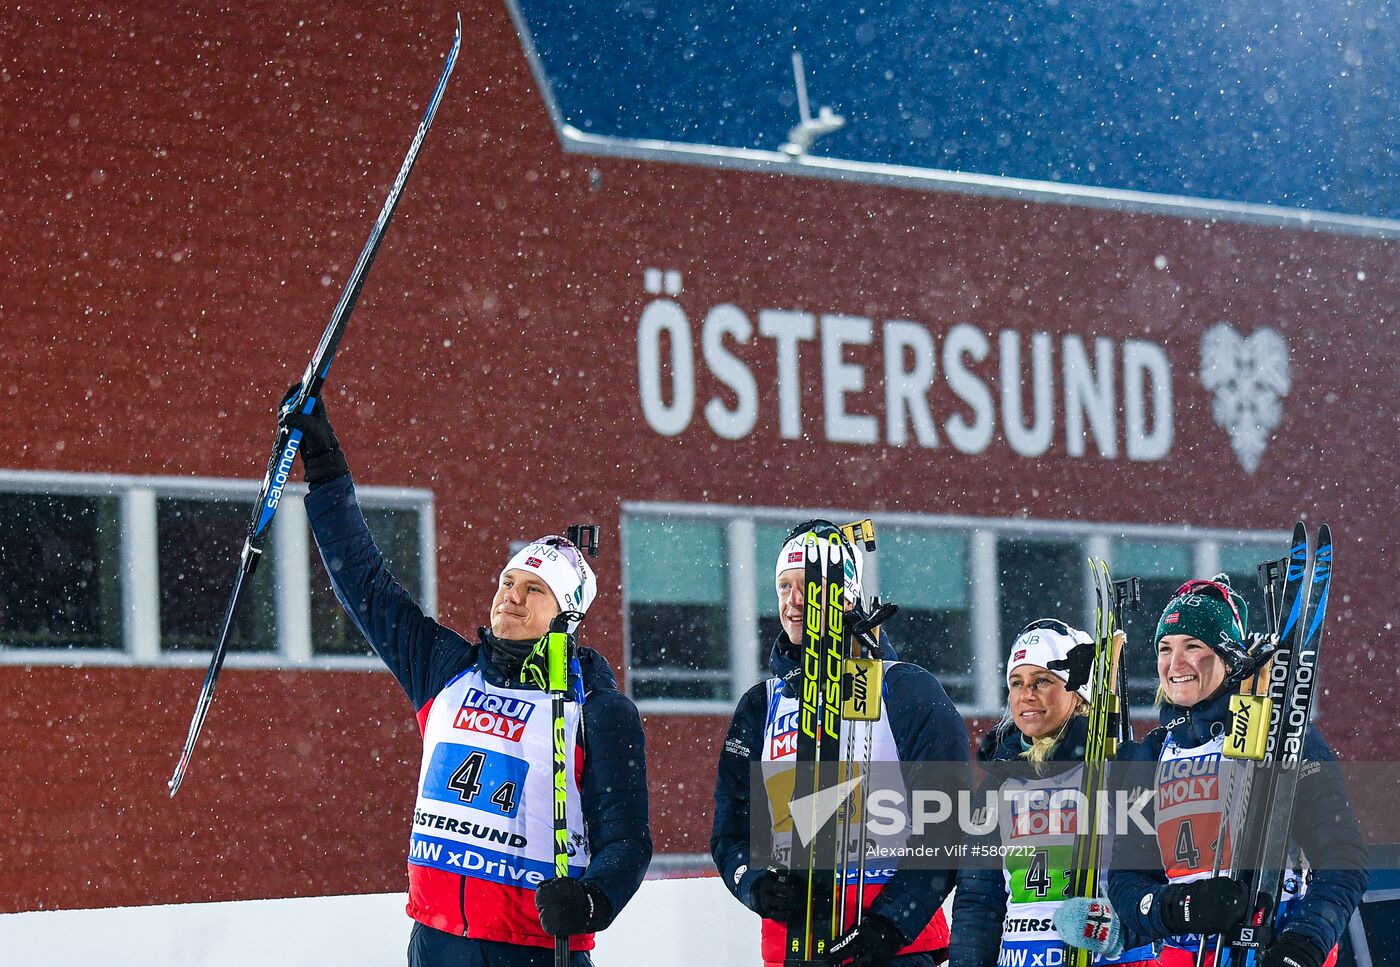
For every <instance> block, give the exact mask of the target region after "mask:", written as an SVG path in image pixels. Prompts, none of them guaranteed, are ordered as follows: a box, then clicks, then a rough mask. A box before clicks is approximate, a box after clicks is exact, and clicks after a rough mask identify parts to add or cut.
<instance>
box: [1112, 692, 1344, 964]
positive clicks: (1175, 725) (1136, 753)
mask: <svg viewBox="0 0 1400 967" xmlns="http://www.w3.org/2000/svg"><path fill="white" fill-rule="evenodd" d="M1229 705H1230V694H1229V692H1228V691H1227V692H1225V693H1222V694H1221V695H1219V696H1217V697H1216V698H1214V699H1211V700H1210V701H1207V702H1203V703H1201V704H1200V705H1197V706H1195V707H1193V708H1183V707H1181V706H1178V705H1171V704H1168V703H1164V704H1163V705H1162V710H1161V721H1162V726H1161V727H1159V728H1156V729H1153V730H1152V731H1151V732H1150V733H1148V735H1147V736H1146V738H1144V740H1143V741H1142V742H1141V743H1130V744H1127V745H1125V746H1124V747H1123V749H1121V750H1120V752H1119V756H1118V758H1119V759H1120V760H1124V761H1140V762H1149V763H1152V762H1156V761H1157V760H1158V759H1159V757H1160V756H1161V753H1162V747H1163V745H1164V744H1165V743H1166V740H1167V736H1168V734H1170V735H1171V736H1172V737H1173V738H1174V739H1175V740H1176V742H1177V744H1178V745H1181V746H1185V747H1194V746H1199V745H1204V744H1205V743H1206V742H1208V741H1209V740H1210V738H1211V736H1212V735H1213V734H1219V732H1220V730H1221V729H1223V728H1225V727H1226V726H1227V725H1228V723H1229V718H1230V708H1229ZM1303 762H1304V763H1305V765H1304V767H1303V768H1302V769H1301V771H1300V772H1299V780H1298V794H1297V799H1296V801H1295V805H1294V813H1293V836H1294V839H1295V840H1296V841H1297V843H1298V845H1300V846H1301V847H1302V848H1303V852H1304V853H1305V854H1306V855H1307V859H1308V863H1309V865H1310V866H1311V867H1312V871H1313V877H1312V880H1311V882H1310V883H1309V885H1308V892H1307V893H1306V894H1305V895H1304V896H1303V898H1302V899H1301V900H1299V901H1298V902H1297V903H1296V905H1294V906H1293V908H1292V909H1291V911H1290V912H1289V915H1288V919H1287V920H1286V921H1285V922H1284V924H1283V929H1285V930H1287V931H1290V932H1296V933H1298V934H1300V935H1302V936H1304V937H1306V938H1308V939H1309V940H1311V941H1312V942H1313V943H1314V944H1316V945H1317V948H1318V949H1319V950H1321V951H1323V952H1326V951H1329V950H1331V949H1332V947H1333V946H1334V945H1335V944H1336V943H1337V941H1338V939H1339V938H1340V937H1341V935H1342V932H1343V931H1344V930H1345V929H1346V927H1347V923H1348V921H1349V920H1350V919H1351V915H1352V912H1353V911H1354V910H1355V909H1356V906H1357V904H1358V903H1360V902H1361V895H1362V894H1363V893H1364V892H1365V890H1366V881H1367V875H1366V872H1365V870H1366V864H1367V851H1366V846H1365V843H1364V842H1363V840H1362V838H1361V833H1360V830H1358V829H1357V825H1356V817H1355V815H1353V813H1352V811H1351V803H1350V801H1349V800H1348V798H1347V792H1346V787H1345V785H1344V784H1343V782H1342V776H1341V772H1340V770H1339V769H1338V768H1337V757H1336V754H1335V753H1333V751H1332V749H1331V748H1330V747H1329V746H1328V745H1327V742H1326V741H1325V740H1324V739H1323V738H1322V733H1320V732H1318V731H1317V729H1316V728H1311V727H1310V728H1309V729H1308V732H1307V735H1306V736H1305V737H1304V740H1303ZM1308 763H1312V764H1314V766H1313V767H1311V768H1310V767H1309V766H1308V765H1307V764H1308ZM1144 815H1145V816H1146V817H1148V818H1151V817H1152V815H1153V813H1152V809H1151V807H1149V808H1148V809H1147V810H1146V811H1145V812H1144ZM1113 865H1114V868H1115V869H1114V872H1113V873H1111V874H1110V876H1109V880H1108V896H1109V900H1110V902H1111V903H1112V904H1113V908H1114V910H1116V911H1117V912H1118V916H1119V918H1120V919H1121V920H1122V923H1123V927H1124V929H1125V930H1127V931H1128V932H1129V933H1130V934H1137V935H1142V936H1148V937H1155V938H1159V939H1163V938H1166V937H1167V936H1169V933H1170V931H1169V930H1168V929H1167V928H1166V927H1165V926H1164V925H1163V924H1162V919H1161V911H1160V909H1159V908H1160V904H1158V903H1156V902H1153V903H1152V904H1150V905H1149V908H1148V912H1147V913H1146V914H1143V913H1142V912H1141V907H1140V904H1141V902H1142V900H1143V898H1144V897H1146V896H1147V895H1149V894H1151V895H1152V896H1153V897H1154V898H1155V897H1157V896H1158V895H1160V893H1161V892H1162V890H1163V889H1164V888H1165V887H1166V884H1167V877H1166V874H1165V873H1163V872H1162V859H1161V854H1160V852H1159V850H1158V845H1157V840H1156V838H1155V837H1152V836H1147V835H1143V834H1140V833H1139V834H1136V835H1130V836H1127V837H1123V838H1121V839H1119V840H1117V841H1116V842H1115V845H1114V863H1113Z"/></svg>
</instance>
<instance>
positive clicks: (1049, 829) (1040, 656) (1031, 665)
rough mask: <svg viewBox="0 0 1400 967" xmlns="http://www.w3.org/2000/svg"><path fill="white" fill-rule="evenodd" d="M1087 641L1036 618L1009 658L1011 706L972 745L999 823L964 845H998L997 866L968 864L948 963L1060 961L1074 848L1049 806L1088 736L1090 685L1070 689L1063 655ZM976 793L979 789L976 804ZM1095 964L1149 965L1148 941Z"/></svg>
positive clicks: (1064, 820) (1066, 818)
mask: <svg viewBox="0 0 1400 967" xmlns="http://www.w3.org/2000/svg"><path fill="white" fill-rule="evenodd" d="M1077 647H1088V648H1092V647H1093V639H1092V638H1090V636H1089V635H1088V634H1086V633H1085V632H1083V631H1080V630H1079V629H1077V628H1072V627H1070V626H1069V625H1067V624H1065V623H1064V622H1063V621H1058V620H1056V619H1054V618H1042V619H1040V620H1039V621H1033V622H1031V623H1030V624H1029V625H1027V626H1026V627H1025V629H1023V630H1022V632H1021V633H1020V635H1018V636H1017V637H1016V641H1015V642H1014V643H1013V644H1012V646H1011V653H1010V656H1009V657H1008V659H1007V662H1006V688H1007V711H1006V715H1005V717H1003V719H1002V720H1001V722H1000V723H998V724H997V726H996V727H995V728H993V729H992V731H991V732H990V733H988V734H987V736H986V738H985V739H983V741H982V743H981V747H980V748H979V749H978V759H979V760H980V761H981V763H982V766H983V768H984V770H985V771H986V773H987V776H988V779H987V782H986V783H985V784H984V786H983V793H985V792H986V791H987V790H993V789H997V788H1000V790H1001V792H1002V796H1001V797H1000V798H999V800H998V801H999V813H998V820H999V821H998V827H997V829H995V830H993V831H990V832H989V833H987V834H986V835H985V836H983V837H979V838H978V839H979V841H978V842H976V843H973V844H970V845H971V846H972V848H971V849H969V853H971V854H974V855H978V854H980V855H983V856H985V855H989V854H991V852H992V849H994V848H995V847H997V846H1000V847H1007V849H1005V850H996V852H1001V853H1004V858H1003V865H1002V868H1001V869H990V868H989V869H979V868H975V867H972V866H970V865H969V866H965V867H964V868H963V870H962V871H961V872H960V873H959V874H958V888H957V893H956V894H955V895H954V898H953V928H952V937H953V943H952V948H951V949H952V956H951V958H950V960H949V967H995V965H997V964H1058V963H1062V962H1063V960H1062V959H1061V958H1062V957H1063V956H1064V952H1065V948H1064V944H1063V942H1062V941H1061V940H1060V937H1059V935H1058V934H1056V932H1055V928H1054V923H1053V920H1054V916H1055V911H1056V910H1058V909H1059V908H1060V907H1061V906H1062V905H1063V904H1064V902H1065V900H1066V899H1067V895H1068V890H1069V884H1070V876H1069V870H1068V867H1069V865H1070V861H1071V858H1072V856H1073V851H1074V830H1075V825H1074V818H1073V810H1072V807H1071V809H1069V810H1065V809H1063V808H1061V807H1060V806H1058V805H1057V806H1055V808H1054V809H1053V810H1052V809H1051V808H1049V806H1050V804H1051V803H1057V802H1058V801H1059V799H1058V798H1057V797H1056V793H1059V792H1061V791H1062V790H1073V791H1077V790H1078V789H1079V783H1080V774H1081V771H1082V768H1083V762H1084V744H1085V739H1086V737H1087V735H1088V724H1089V720H1088V711H1089V701H1088V700H1089V686H1088V684H1087V683H1086V684H1085V685H1084V686H1083V687H1081V688H1080V689H1078V690H1076V691H1071V690H1070V689H1069V688H1068V687H1067V683H1068V680H1069V671H1068V658H1069V653H1070V652H1071V651H1072V650H1073V649H1075V648H1077ZM982 799H983V796H982V795H979V796H978V797H977V801H978V802H981V801H982ZM1097 963H1100V964H1135V965H1146V964H1154V963H1155V959H1154V956H1153V950H1152V947H1151V946H1146V947H1138V948H1134V949H1132V950H1127V951H1124V952H1122V953H1121V954H1119V956H1118V957H1117V958H1115V959H1112V960H1099V961H1097Z"/></svg>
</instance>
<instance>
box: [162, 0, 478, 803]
mask: <svg viewBox="0 0 1400 967" xmlns="http://www.w3.org/2000/svg"><path fill="white" fill-rule="evenodd" d="M461 46H462V20H461V17H460V16H458V18H457V33H456V35H455V36H454V37H453V39H452V49H451V50H449V51H448V53H447V63H446V64H445V65H444V66H443V69H442V74H441V75H440V76H439V77H438V82H437V87H435V88H434V89H433V96H432V97H431V98H430V99H429V101H428V108H427V111H425V112H424V114H423V120H422V121H420V122H419V124H418V130H417V132H416V133H415V134H414V136H413V143H412V144H410V145H409V147H408V154H407V155H406V156H405V157H404V159H403V164H402V165H401V166H400V167H399V173H398V176H397V177H396V178H394V185H393V187H392V188H390V189H389V197H387V198H386V199H384V207H383V208H381V209H380V211H379V217H378V218H377V219H376V220H375V223H374V227H373V228H372V229H371V230H370V233H369V239H368V240H367V241H366V242H365V247H364V249H363V250H362V251H361V252H360V257H359V259H358V260H357V261H356V262H355V267H354V269H352V270H351V272H350V278H349V279H348V280H347V281H346V283H345V290H344V291H343V292H342V293H341V294H340V301H339V302H337V303H336V306H335V310H334V311H333V312H332V313H331V318H330V322H329V323H327V324H326V329H325V332H324V333H322V334H321V342H320V344H319V345H318V346H317V347H316V352H315V354H314V355H313V356H312V357H311V362H310V364H309V365H308V366H307V367H306V373H305V374H304V375H303V376H302V379H301V384H300V386H299V387H298V388H297V391H296V392H295V393H293V394H292V395H291V396H289V397H288V398H287V399H285V400H283V401H282V406H281V408H280V412H279V416H285V415H286V414H288V413H293V412H301V413H310V412H311V410H312V409H313V408H314V407H315V405H316V400H317V397H319V396H320V394H321V385H322V384H323V383H324V382H325V379H326V374H327V373H328V372H330V368H331V360H332V359H333V358H334V357H335V352H336V349H337V348H338V347H339V346H340V339H341V337H342V336H343V335H345V327H346V325H347V324H348V323H349V321H350V314H351V313H352V312H354V311H355V303H356V302H358V301H359V298H360V289H361V288H363V287H364V284H365V277H366V276H367V275H368V274H369V269H370V265H372V264H373V262H374V256H375V254H376V253H377V252H378V251H379V243H380V242H382V241H383V240H384V232H385V230H386V229H388V227H389V219H391V218H393V216H394V209H396V208H397V207H398V204H399V199H400V198H401V197H402V196H403V189H404V184H405V183H406V182H407V181H408V175H409V173H410V172H411V171H412V170H413V164H414V162H415V161H416V160H417V159H418V150H419V149H420V148H421V147H422V146H423V138H424V137H425V136H426V135H427V133H428V128H429V127H431V126H432V123H433V118H434V116H435V115H436V114H437V109H438V103H439V102H440V101H441V100H442V92H443V91H444V90H445V89H446V87H447V79H448V78H449V77H450V76H451V75H452V68H453V67H454V66H455V65H456V63H457V52H458V51H459V50H460V49H461ZM300 446H301V431H300V430H288V428H287V427H286V426H281V427H280V428H279V429H278V432H277V443H276V445H275V446H274V447H273V450H272V458H271V459H270V460H269V461H268V464H267V473H266V474H265V475H264V476H263V482H262V489H261V490H260V491H259V492H258V499H257V501H256V502H255V503H254V505H253V518H252V520H251V521H250V522H249V524H248V536H247V537H246V538H245V539H244V541H243V551H242V553H241V555H240V556H239V562H238V573H237V575H235V577H234V582H233V592H232V594H230V595H229V602H228V608H227V610H226V611H225V612H224V625H223V631H222V633H220V635H219V643H218V644H217V645H216V646H215V648H214V654H213V656H212V657H211V658H210V660H209V670H208V671H207V672H206V673H205V675H204V685H203V687H202V688H201V689H200V692H199V700H198V701H197V702H196V703H195V709H194V717H193V718H192V719H191V720H190V730H189V733H188V734H187V735H186V736H185V745H184V747H183V748H182V749H181V750H180V759H179V761H178V762H177V763H176V764H175V772H174V774H173V775H171V777H170V781H169V783H168V785H169V787H170V795H171V796H174V795H175V793H177V792H179V791H180V783H181V782H183V781H184V778H185V772H186V770H187V769H188V768H189V764H190V757H191V756H192V755H193V754H194V747H195V743H196V742H198V741H199V733H200V730H202V729H203V728H204V719H205V717H206V716H207V715H208V714H209V703H210V702H212V701H213V700H214V686H215V684H216V683H217V682H218V679H219V671H220V669H222V668H223V665H224V655H225V653H226V652H227V649H228V636H229V631H230V630H231V629H232V628H233V616H234V613H235V611H237V609H238V599H239V596H240V594H241V593H242V591H243V585H244V582H245V581H246V580H247V578H248V576H249V575H251V574H252V573H253V571H254V570H256V569H257V566H258V562H259V561H260V560H261V559H262V553H263V543H264V542H265V541H266V539H267V535H268V533H269V527H270V526H271V524H272V518H273V515H275V514H276V513H277V505H278V504H279V503H281V501H282V493H283V490H284V488H285V487H286V485H287V480H288V478H289V476H290V475H291V472H292V464H293V462H294V461H295V460H296V454H297V448H298V447H300Z"/></svg>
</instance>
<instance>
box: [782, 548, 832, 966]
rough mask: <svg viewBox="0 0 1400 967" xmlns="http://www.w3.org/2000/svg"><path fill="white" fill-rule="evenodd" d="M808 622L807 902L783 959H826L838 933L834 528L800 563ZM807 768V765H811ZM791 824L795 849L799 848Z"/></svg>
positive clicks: (804, 738)
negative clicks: (829, 798) (830, 802)
mask: <svg viewBox="0 0 1400 967" xmlns="http://www.w3.org/2000/svg"><path fill="white" fill-rule="evenodd" d="M803 572H804V573H803V585H804V586H803V600H804V601H805V602H806V604H805V608H804V611H805V620H804V624H803V639H802V677H801V679H800V680H801V683H802V694H801V695H800V696H799V697H798V717H797V773H796V775H797V777H798V784H799V786H800V787H801V788H798V787H797V786H795V787H794V791H793V798H794V799H799V798H802V797H807V796H810V797H811V798H810V799H809V800H808V802H809V804H810V805H809V806H808V808H810V809H811V822H810V823H809V824H808V825H807V829H808V830H809V831H810V832H811V834H812V835H811V838H810V840H809V842H808V843H807V844H806V846H805V849H804V852H805V853H806V866H807V868H806V871H805V872H806V876H807V891H806V892H807V902H806V904H805V909H804V912H803V918H802V923H801V925H800V926H797V925H793V926H791V927H789V930H788V947H787V954H786V957H785V963H788V964H801V963H809V962H820V961H823V960H825V959H826V956H827V951H828V949H829V948H830V947H831V943H832V941H833V940H835V939H836V937H837V936H839V934H840V924H839V922H838V921H837V919H836V918H837V917H838V916H839V915H840V904H839V903H838V902H837V898H836V894H835V891H836V889H837V885H838V882H839V881H838V878H837V876H836V875H835V867H836V864H837V861H838V845H839V844H838V842H837V830H836V823H835V822H834V820H835V818H836V815H835V812H834V811H833V812H832V814H831V815H826V816H824V815H821V812H822V810H821V808H820V807H821V806H822V805H824V804H823V802H822V797H821V796H819V795H817V794H818V793H819V792H821V791H822V790H823V788H824V787H825V786H827V785H829V784H830V780H831V779H833V778H835V776H836V771H837V766H838V765H839V761H840V754H841V744H840V743H841V674H842V671H843V669H844V665H845V659H846V628H845V618H846V577H845V545H844V543H843V542H842V539H841V535H840V533H839V532H838V531H837V530H836V528H835V527H834V526H830V525H827V526H819V527H814V528H813V530H811V531H809V532H808V534H807V540H806V555H805V559H804V564H803ZM807 770H810V772H809V771H807ZM799 828H800V827H799V824H797V823H796V822H794V823H793V832H794V838H793V844H792V848H793V854H794V857H795V856H796V852H797V850H798V848H799V842H798V839H797V835H796V834H797V832H798V829H799Z"/></svg>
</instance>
